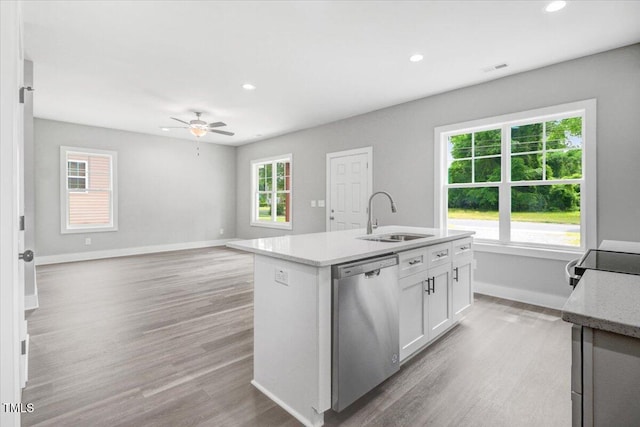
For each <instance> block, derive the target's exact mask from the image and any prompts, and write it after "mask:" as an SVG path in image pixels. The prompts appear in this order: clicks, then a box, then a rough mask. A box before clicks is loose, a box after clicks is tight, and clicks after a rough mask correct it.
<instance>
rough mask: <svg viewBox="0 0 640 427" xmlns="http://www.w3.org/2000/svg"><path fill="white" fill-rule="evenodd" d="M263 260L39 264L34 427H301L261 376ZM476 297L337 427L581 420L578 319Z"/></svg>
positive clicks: (212, 252) (334, 421) (338, 419)
mask: <svg viewBox="0 0 640 427" xmlns="http://www.w3.org/2000/svg"><path fill="white" fill-rule="evenodd" d="M252 265H253V256H252V255H248V254H244V253H241V252H237V251H234V250H231V249H226V248H207V249H198V250H189V251H178V252H167V253H161V254H152V255H141V256H131V257H123V258H114V259H107V260H97V261H85V262H78V263H68V264H57V265H50V266H39V267H38V290H39V298H40V308H39V309H38V310H36V311H35V312H34V313H33V314H32V315H31V316H30V317H29V319H28V320H29V333H30V335H31V357H30V363H29V376H30V379H29V382H28V384H27V387H26V388H25V390H24V393H23V402H24V403H33V404H34V407H35V411H34V412H33V413H26V414H23V415H22V425H23V426H46V425H53V426H297V425H299V423H298V422H297V421H296V420H295V419H294V418H293V417H291V416H290V415H289V414H288V413H286V412H285V411H284V410H283V409H281V408H280V407H278V406H277V405H275V404H274V403H273V402H272V401H271V400H269V399H268V398H267V397H265V396H264V395H262V394H261V393H260V392H259V391H257V390H256V389H255V388H254V387H253V386H252V385H251V384H250V383H249V381H250V380H251V378H252V365H253V360H252V346H253V291H252V289H253V273H252ZM558 314H559V313H558V312H556V311H553V310H548V309H543V308H539V307H534V306H530V305H526V304H521V303H515V302H510V301H505V300H499V299H496V298H491V297H485V296H476V305H475V306H474V307H473V309H472V311H471V312H470V314H469V315H468V316H467V318H465V319H464V320H463V322H462V323H461V324H460V325H459V326H457V327H456V328H454V329H453V330H452V331H450V332H449V333H448V334H446V335H445V336H444V337H443V338H442V339H440V340H439V341H438V342H437V343H436V344H434V345H433V346H431V347H430V348H429V349H427V350H426V351H424V352H423V353H421V354H420V355H419V356H417V357H416V358H414V359H413V360H411V361H410V362H409V363H407V364H405V365H404V366H403V367H402V368H401V370H400V372H399V373H398V374H397V375H395V376H394V377H392V378H390V379H389V380H387V381H386V382H385V383H383V384H381V385H380V386H379V387H377V388H376V389H374V390H372V391H371V392H370V393H369V394H367V395H366V396H365V397H364V398H362V399H361V400H360V401H358V402H356V403H355V404H354V405H352V406H351V407H349V408H347V409H346V410H345V411H343V412H341V413H339V414H338V413H335V412H332V411H329V412H327V413H326V415H325V424H326V425H329V426H337V425H342V426H362V425H374V426H375V425H379V426H422V425H424V426H569V425H570V424H571V423H570V416H571V415H570V409H571V401H570V388H569V387H570V386H569V384H570V381H569V375H570V336H571V333H570V331H571V328H570V325H569V324H566V323H564V322H562V321H561V320H560V319H559V316H558Z"/></svg>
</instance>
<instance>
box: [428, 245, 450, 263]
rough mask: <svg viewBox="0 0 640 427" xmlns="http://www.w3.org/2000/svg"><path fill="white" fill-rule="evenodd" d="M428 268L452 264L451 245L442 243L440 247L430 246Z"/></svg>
mask: <svg viewBox="0 0 640 427" xmlns="http://www.w3.org/2000/svg"><path fill="white" fill-rule="evenodd" d="M426 249H427V267H428V268H431V267H437V266H439V265H443V264H447V263H449V262H451V258H453V257H452V256H451V243H450V242H447V243H441V244H439V245H434V246H428V247H427V248H426Z"/></svg>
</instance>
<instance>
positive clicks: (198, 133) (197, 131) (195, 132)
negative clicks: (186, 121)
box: [189, 127, 207, 138]
mask: <svg viewBox="0 0 640 427" xmlns="http://www.w3.org/2000/svg"><path fill="white" fill-rule="evenodd" d="M189 132H191V134H192V135H193V136H195V137H196V138H200V137H201V136H202V135H204V134H206V133H207V130H206V129H202V128H198V127H191V128H189Z"/></svg>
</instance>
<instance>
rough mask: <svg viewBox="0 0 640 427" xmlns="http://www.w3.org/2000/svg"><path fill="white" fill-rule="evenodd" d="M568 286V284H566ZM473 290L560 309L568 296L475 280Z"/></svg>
mask: <svg viewBox="0 0 640 427" xmlns="http://www.w3.org/2000/svg"><path fill="white" fill-rule="evenodd" d="M560 285H562V283H561V284H560ZM566 286H567V287H568V286H569V285H568V284H566ZM473 287H474V292H475V293H477V294H483V295H490V296H492V297H498V298H503V299H508V300H512V301H519V302H524V303H527V304H533V305H538V306H541V307H547V308H553V309H556V310H561V309H562V307H563V306H564V304H565V303H566V302H567V298H569V297H568V296H566V297H565V296H562V295H554V294H548V293H545V292H536V291H532V290H529V289H518V288H512V287H509V286H501V285H494V284H491V283H486V282H479V281H477V280H476V281H475V282H474V283H473Z"/></svg>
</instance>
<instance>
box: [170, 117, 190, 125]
mask: <svg viewBox="0 0 640 427" xmlns="http://www.w3.org/2000/svg"><path fill="white" fill-rule="evenodd" d="M171 118H172V119H173V120H176V121H178V122H180V123H184V124H185V125H187V126H189V122H185V121H184V120H180V119H176V118H175V117H171Z"/></svg>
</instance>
